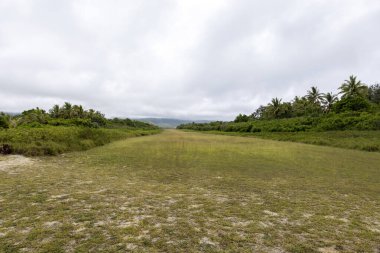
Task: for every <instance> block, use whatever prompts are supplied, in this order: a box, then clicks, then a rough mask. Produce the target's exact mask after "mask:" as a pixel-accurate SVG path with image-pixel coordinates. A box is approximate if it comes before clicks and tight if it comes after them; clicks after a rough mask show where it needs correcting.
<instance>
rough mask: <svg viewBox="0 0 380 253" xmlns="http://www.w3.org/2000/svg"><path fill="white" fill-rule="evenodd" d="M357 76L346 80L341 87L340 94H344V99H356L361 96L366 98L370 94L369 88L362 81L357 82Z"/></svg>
mask: <svg viewBox="0 0 380 253" xmlns="http://www.w3.org/2000/svg"><path fill="white" fill-rule="evenodd" d="M356 78H357V77H356V76H353V75H351V76H350V78H349V79H348V80H345V81H344V83H343V84H342V85H341V86H340V87H339V89H340V92H339V93H340V94H343V97H344V98H346V97H355V96H361V97H365V96H366V95H367V93H368V87H367V86H366V85H365V84H363V83H362V82H361V81H360V80H359V81H357V80H356Z"/></svg>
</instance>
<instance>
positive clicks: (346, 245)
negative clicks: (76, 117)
mask: <svg viewBox="0 0 380 253" xmlns="http://www.w3.org/2000/svg"><path fill="white" fill-rule="evenodd" d="M17 251H20V252H36V251H37V252H43V251H45V252H61V251H62V252H88V251H90V252H91V251H92V252H99V251H102V252H107V251H108V252H117V251H120V252H125V251H136V252H156V251H160V252H162V251H168V252H178V251H182V252H194V251H198V252H199V251H206V252H216V251H227V252H228V251H229V252H379V251H380V153H369V152H362V151H355V150H345V149H339V148H330V147H322V146H313V145H307V144H299V143H290V142H289V143H288V142H277V141H271V140H264V139H255V138H244V137H234V136H220V135H208V134H199V133H191V132H187V133H186V132H180V131H176V130H167V131H165V132H163V133H162V134H160V135H154V136H147V137H138V138H131V139H127V140H124V141H117V142H113V143H111V144H109V145H106V146H102V147H98V148H94V149H91V150H88V151H85V152H74V153H69V154H65V155H63V156H57V157H40V158H23V157H18V156H16V157H15V156H11V157H4V156H0V252H17Z"/></svg>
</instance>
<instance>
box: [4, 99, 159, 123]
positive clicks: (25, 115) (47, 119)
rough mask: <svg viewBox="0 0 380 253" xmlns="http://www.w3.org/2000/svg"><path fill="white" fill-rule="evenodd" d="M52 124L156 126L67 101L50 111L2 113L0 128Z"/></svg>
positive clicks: (34, 110)
mask: <svg viewBox="0 0 380 253" xmlns="http://www.w3.org/2000/svg"><path fill="white" fill-rule="evenodd" d="M43 125H51V126H84V127H91V128H97V127H137V128H155V127H154V126H153V125H151V124H148V123H145V122H141V121H137V120H131V119H128V118H126V119H119V118H113V119H107V118H106V117H105V115H104V114H103V113H101V112H100V111H96V110H94V109H88V110H85V109H84V108H83V106H82V105H75V104H74V105H73V104H71V103H69V102H65V103H64V104H63V105H62V106H59V105H54V106H53V107H52V108H51V109H49V110H48V111H45V110H43V109H40V108H38V107H37V108H34V109H30V110H26V111H23V112H22V113H21V114H20V115H15V116H11V115H9V114H6V113H3V112H1V113H0V128H14V127H18V126H25V127H39V126H43Z"/></svg>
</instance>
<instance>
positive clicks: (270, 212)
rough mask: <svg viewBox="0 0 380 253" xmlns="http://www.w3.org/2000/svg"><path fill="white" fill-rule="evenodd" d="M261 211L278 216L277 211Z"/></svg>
mask: <svg viewBox="0 0 380 253" xmlns="http://www.w3.org/2000/svg"><path fill="white" fill-rule="evenodd" d="M263 213H265V214H267V215H269V216H278V213H275V212H272V211H269V210H264V211H263Z"/></svg>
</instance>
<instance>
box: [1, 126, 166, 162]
mask: <svg viewBox="0 0 380 253" xmlns="http://www.w3.org/2000/svg"><path fill="white" fill-rule="evenodd" d="M158 131H159V130H142V129H134V130H132V129H101V128H86V127H73V126H70V127H67V126H54V127H53V126H43V127H35V128H32V127H18V128H11V129H7V130H0V148H1V153H16V154H24V155H29V156H36V155H56V154H60V153H63V152H67V151H79V150H86V149H89V148H92V147H95V146H100V145H104V144H107V143H109V142H111V141H113V140H118V139H122V138H127V137H131V136H141V135H144V134H152V133H157V132H158ZM8 147H9V148H8ZM7 150H8V151H7Z"/></svg>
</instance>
